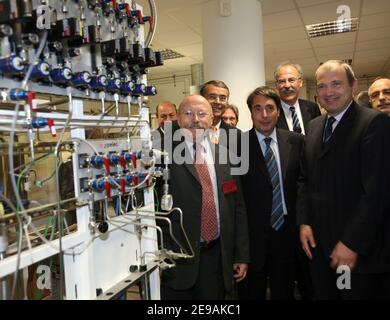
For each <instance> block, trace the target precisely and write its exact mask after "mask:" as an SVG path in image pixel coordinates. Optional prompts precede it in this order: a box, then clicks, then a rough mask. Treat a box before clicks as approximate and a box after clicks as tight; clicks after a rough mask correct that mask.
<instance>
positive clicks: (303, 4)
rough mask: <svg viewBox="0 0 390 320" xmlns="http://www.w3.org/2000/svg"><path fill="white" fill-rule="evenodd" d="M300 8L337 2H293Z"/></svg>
mask: <svg viewBox="0 0 390 320" xmlns="http://www.w3.org/2000/svg"><path fill="white" fill-rule="evenodd" d="M295 2H296V3H297V4H298V6H299V7H300V8H304V7H312V6H318V5H322V4H326V3H331V2H338V1H337V0H336V1H335V0H295Z"/></svg>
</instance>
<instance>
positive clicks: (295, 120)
mask: <svg viewBox="0 0 390 320" xmlns="http://www.w3.org/2000/svg"><path fill="white" fill-rule="evenodd" d="M290 111H291V117H292V123H293V131H294V132H298V133H302V129H301V125H300V123H299V119H298V116H297V113H296V111H295V107H294V106H291V107H290Z"/></svg>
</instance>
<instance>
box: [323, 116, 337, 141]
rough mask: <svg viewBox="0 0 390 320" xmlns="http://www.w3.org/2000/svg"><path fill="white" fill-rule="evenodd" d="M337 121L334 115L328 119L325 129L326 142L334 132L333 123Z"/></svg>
mask: <svg viewBox="0 0 390 320" xmlns="http://www.w3.org/2000/svg"><path fill="white" fill-rule="evenodd" d="M335 121H336V119H335V118H334V117H329V118H328V120H327V121H326V126H325V131H324V143H327V142H328V141H329V139H330V137H331V136H332V133H333V123H334V122H335Z"/></svg>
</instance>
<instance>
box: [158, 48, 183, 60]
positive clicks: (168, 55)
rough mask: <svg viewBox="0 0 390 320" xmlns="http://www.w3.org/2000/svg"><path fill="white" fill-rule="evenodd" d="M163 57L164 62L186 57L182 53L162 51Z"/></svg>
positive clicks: (169, 50)
mask: <svg viewBox="0 0 390 320" xmlns="http://www.w3.org/2000/svg"><path fill="white" fill-rule="evenodd" d="M160 52H161V55H162V57H163V59H164V60H169V59H177V58H183V57H184V56H183V55H182V54H181V53H178V52H176V51H173V50H172V49H163V50H160Z"/></svg>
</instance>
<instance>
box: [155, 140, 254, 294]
mask: <svg viewBox="0 0 390 320" xmlns="http://www.w3.org/2000/svg"><path fill="white" fill-rule="evenodd" d="M182 143H184V142H182ZM211 145H212V148H214V147H215V145H213V144H211ZM175 146H176V147H177V146H178V143H176V145H175ZM221 149H222V150H223V151H224V152H225V151H226V149H224V147H222V146H219V147H216V148H215V173H216V178H217V186H218V200H219V215H220V238H221V252H222V268H223V270H221V272H223V278H224V285H225V289H226V290H227V291H230V290H231V288H232V281H233V264H234V263H236V262H237V263H238V262H242V263H247V262H249V238H248V222H247V217H246V209H245V202H244V199H243V196H242V190H241V184H240V181H239V179H237V178H236V177H234V176H232V175H231V174H230V165H229V164H219V163H218V159H219V153H220V152H221V151H220V150H221ZM232 180H235V181H236V185H237V187H238V190H237V191H235V192H232V193H224V191H223V190H224V185H225V186H226V182H232ZM169 183H170V193H171V194H172V196H173V202H174V207H179V208H181V209H182V211H183V214H184V219H183V220H184V221H183V223H184V228H185V230H186V232H187V235H188V238H189V241H190V243H191V245H192V247H193V249H194V251H195V258H194V259H190V260H184V261H182V260H178V261H177V265H176V267H174V268H172V269H169V270H166V271H164V273H163V278H162V279H163V281H164V282H165V284H166V285H168V286H170V287H171V288H173V289H175V290H185V289H189V288H191V287H192V286H193V285H194V284H195V281H196V279H197V273H198V269H199V268H198V265H199V252H200V246H199V245H200V221H201V216H200V215H201V206H202V203H201V199H202V188H201V184H200V182H199V178H198V174H197V171H196V169H195V167H194V165H193V164H192V163H191V164H188V163H185V164H177V163H174V162H173V163H172V164H171V165H170V180H169ZM225 189H226V188H225ZM225 191H226V190H225ZM171 221H172V224H173V232H174V235H175V236H176V237H177V239H178V240H179V242H180V243H181V244H183V245H184V243H185V239H184V237H183V235H182V232H181V231H180V228H179V222H180V221H179V215H178V214H175V215H173V216H172V217H171ZM164 238H165V239H164V242H165V245H166V246H167V247H168V248H171V249H173V250H175V251H177V250H178V249H179V248H178V246H177V245H176V244H175V243H173V242H172V241H171V240H172V239H171V238H170V237H169V236H165V237H164Z"/></svg>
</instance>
